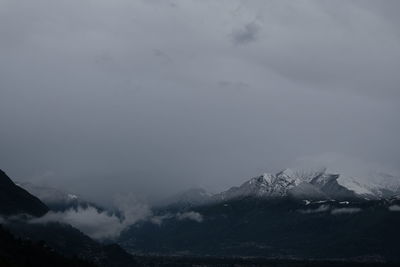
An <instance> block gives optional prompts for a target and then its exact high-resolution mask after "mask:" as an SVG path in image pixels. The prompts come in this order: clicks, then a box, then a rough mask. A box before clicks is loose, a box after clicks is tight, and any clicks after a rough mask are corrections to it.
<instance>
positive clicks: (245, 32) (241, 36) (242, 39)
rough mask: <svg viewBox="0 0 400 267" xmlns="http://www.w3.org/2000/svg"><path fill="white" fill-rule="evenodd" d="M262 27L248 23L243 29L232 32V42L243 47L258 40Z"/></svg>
mask: <svg viewBox="0 0 400 267" xmlns="http://www.w3.org/2000/svg"><path fill="white" fill-rule="evenodd" d="M259 31H260V27H259V26H258V25H257V24H256V23H254V22H251V23H248V24H246V25H244V27H243V28H241V29H236V30H234V31H233V32H232V34H231V36H232V42H233V43H234V44H236V45H243V44H247V43H250V42H254V41H256V40H257V37H258V33H259Z"/></svg>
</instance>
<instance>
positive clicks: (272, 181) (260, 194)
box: [163, 168, 400, 206]
mask: <svg viewBox="0 0 400 267" xmlns="http://www.w3.org/2000/svg"><path fill="white" fill-rule="evenodd" d="M399 194H400V177H395V176H392V175H389V174H384V173H371V174H370V175H368V176H367V177H365V176H363V177H352V176H346V175H341V174H333V173H328V172H327V170H326V168H322V169H319V170H308V171H304V170H291V169H285V170H283V171H280V172H278V173H276V174H270V173H265V174H262V175H260V176H256V177H254V178H251V179H249V180H247V181H245V182H244V183H243V184H241V185H240V186H234V187H231V188H229V189H228V190H226V191H223V192H220V193H217V194H211V193H208V192H207V191H206V190H205V189H202V188H192V189H189V190H187V191H184V192H181V193H179V194H177V195H175V196H173V197H170V198H168V199H166V200H165V201H163V204H164V205H180V206H196V205H201V204H206V203H213V202H219V201H226V200H232V199H237V198H243V197H256V198H264V199H268V198H269V199H271V198H285V197H290V198H295V199H308V200H315V199H319V200H354V199H358V200H361V199H363V200H369V199H375V200H377V199H385V198H390V197H393V196H396V195H399Z"/></svg>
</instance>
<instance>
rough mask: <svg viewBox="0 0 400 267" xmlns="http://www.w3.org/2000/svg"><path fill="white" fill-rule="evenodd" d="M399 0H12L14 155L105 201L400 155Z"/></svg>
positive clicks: (3, 32)
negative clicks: (328, 162) (302, 164)
mask: <svg viewBox="0 0 400 267" xmlns="http://www.w3.org/2000/svg"><path fill="white" fill-rule="evenodd" d="M397 3H398V2H397V1H346V2H345V1H335V2H333V1H281V0H279V1H264V0H263V1H186V0H185V1H173V2H167V1H127V0H116V1H91V0H85V1H81V0H79V1H78V0H69V1H56V2H55V1H50V0H39V1H28V0H20V1H11V0H0V36H1V38H0V125H1V127H0V146H1V150H0V164H1V165H0V168H4V169H5V170H6V171H7V172H9V174H10V176H12V177H15V178H17V179H19V180H31V181H34V182H37V183H49V184H51V185H56V186H57V185H58V186H65V187H67V188H68V189H69V191H72V192H77V193H80V194H82V195H88V196H90V197H92V198H95V199H103V200H111V199H112V197H113V195H114V194H117V193H127V192H132V193H135V194H140V193H141V194H144V195H148V194H152V195H165V194H168V193H171V192H173V191H179V190H183V189H185V188H188V187H192V186H196V185H202V186H206V187H208V188H210V189H212V190H215V191H218V190H220V189H223V188H226V187H228V186H231V185H236V184H237V183H240V182H242V181H243V180H244V179H246V178H248V177H249V176H253V175H256V174H258V173H260V172H266V171H278V170H279V169H281V168H285V167H288V166H290V165H291V164H292V163H293V162H294V161H295V160H296V159H297V158H300V157H305V156H313V155H319V154H323V153H325V152H331V151H333V152H337V153H339V154H345V155H350V156H352V157H356V158H361V159H365V160H366V161H368V162H378V163H383V164H386V165H389V166H391V167H394V168H398V166H399V164H400V162H399V158H400V154H399V153H400V152H399V151H400V142H399V138H398V136H400V123H399V118H398V114H399V113H400V103H399V102H400V90H399V87H398V85H399V84H400V80H399V77H400V76H399V75H398V69H400V66H399V62H400V48H399V47H400V34H399V28H400V25H399V21H400V20H399V19H398V17H397V16H396V14H395V10H397V9H396V6H397V5H398V4H397ZM232 44H234V45H232Z"/></svg>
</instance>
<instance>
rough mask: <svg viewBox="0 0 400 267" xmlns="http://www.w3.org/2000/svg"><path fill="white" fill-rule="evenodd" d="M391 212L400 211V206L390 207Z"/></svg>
mask: <svg viewBox="0 0 400 267" xmlns="http://www.w3.org/2000/svg"><path fill="white" fill-rule="evenodd" d="M389 210H390V211H400V206H399V205H392V206H390V207H389Z"/></svg>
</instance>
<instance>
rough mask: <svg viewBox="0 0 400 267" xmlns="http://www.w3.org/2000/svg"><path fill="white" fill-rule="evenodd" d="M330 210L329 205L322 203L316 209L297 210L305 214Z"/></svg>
mask: <svg viewBox="0 0 400 267" xmlns="http://www.w3.org/2000/svg"><path fill="white" fill-rule="evenodd" d="M328 210H329V205H321V206H319V207H318V208H316V209H300V210H297V211H298V212H300V213H303V214H313V213H320V212H326V211H328Z"/></svg>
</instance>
